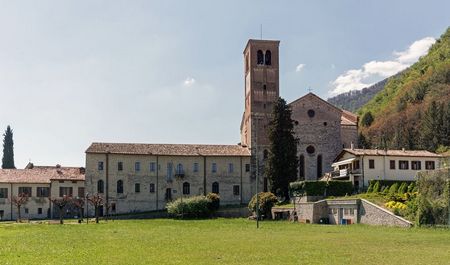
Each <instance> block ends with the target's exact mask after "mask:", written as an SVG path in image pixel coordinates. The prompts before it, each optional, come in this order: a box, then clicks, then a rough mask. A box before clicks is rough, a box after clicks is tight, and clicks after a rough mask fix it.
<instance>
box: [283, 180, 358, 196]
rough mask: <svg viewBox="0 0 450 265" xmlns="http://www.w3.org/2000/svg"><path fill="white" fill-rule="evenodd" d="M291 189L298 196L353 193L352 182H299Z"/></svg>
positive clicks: (291, 185) (293, 184)
mask: <svg viewBox="0 0 450 265" xmlns="http://www.w3.org/2000/svg"><path fill="white" fill-rule="evenodd" d="M289 187H290V190H291V193H292V194H294V195H297V196H298V195H300V196H324V195H326V196H344V195H346V194H352V192H353V184H352V183H351V181H328V182H327V181H297V182H292V183H291V184H290V185H289Z"/></svg>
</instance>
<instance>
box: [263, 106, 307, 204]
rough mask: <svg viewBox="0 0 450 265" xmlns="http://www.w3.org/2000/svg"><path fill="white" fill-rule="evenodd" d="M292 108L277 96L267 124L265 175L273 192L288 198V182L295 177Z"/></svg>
mask: <svg viewBox="0 0 450 265" xmlns="http://www.w3.org/2000/svg"><path fill="white" fill-rule="evenodd" d="M291 115H292V110H291V108H290V107H289V106H288V105H287V104H286V101H285V100H284V99H282V98H279V99H278V101H277V104H276V105H275V107H274V111H273V120H272V121H271V122H270V125H269V141H270V152H269V160H268V168H267V176H268V178H269V181H270V187H271V190H272V192H273V193H274V194H276V195H278V196H281V197H284V199H285V200H289V183H290V182H293V181H295V180H296V178H297V173H298V163H299V159H298V157H297V144H298V139H297V138H296V137H295V134H294V120H292V118H291Z"/></svg>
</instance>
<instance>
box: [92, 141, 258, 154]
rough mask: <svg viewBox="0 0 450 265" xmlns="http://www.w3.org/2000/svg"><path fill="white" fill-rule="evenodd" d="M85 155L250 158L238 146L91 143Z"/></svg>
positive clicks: (246, 151) (247, 151)
mask: <svg viewBox="0 0 450 265" xmlns="http://www.w3.org/2000/svg"><path fill="white" fill-rule="evenodd" d="M86 153H94V154H95V153H101V154H104V153H112V154H133V155H167V156H169V155H170V156H199V155H200V156H250V151H249V149H248V148H246V147H242V146H240V145H201V144H135V143H92V144H91V146H89V148H88V149H87V150H86Z"/></svg>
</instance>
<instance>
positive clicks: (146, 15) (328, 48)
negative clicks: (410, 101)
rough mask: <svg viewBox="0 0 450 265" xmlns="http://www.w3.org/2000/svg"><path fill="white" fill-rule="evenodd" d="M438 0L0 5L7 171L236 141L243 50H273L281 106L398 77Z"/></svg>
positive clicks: (443, 18) (443, 23) (425, 34)
mask: <svg viewBox="0 0 450 265" xmlns="http://www.w3.org/2000/svg"><path fill="white" fill-rule="evenodd" d="M448 10H450V2H449V1H387V0H386V1H358V0H354V1H347V0H344V1H308V2H307V1H282V2H281V1H261V0H255V1H220V2H219V1H208V0H205V1H181V0H180V1H167V0H165V1H158V2H156V1H110V0H109V1H95V0H86V1H82V0H79V1H59V0H54V1H45V0H41V1H32V0H30V1H6V0H5V1H3V0H0V38H1V41H0V100H1V103H0V129H1V130H4V129H5V128H6V126H7V125H8V124H10V125H11V126H12V128H13V130H14V140H15V158H16V165H17V167H23V166H25V165H26V163H28V161H29V160H30V159H31V161H32V162H34V163H35V164H40V165H44V164H45V165H54V164H56V163H61V164H62V165H74V166H82V165H84V151H85V150H86V148H87V147H88V146H89V144H90V143H91V142H93V141H106V142H146V143H220V144H234V143H237V142H239V125H240V119H241V115H242V111H243V104H244V102H243V101H244V100H243V93H244V87H243V63H242V51H243V48H244V46H245V44H246V41H247V40H248V39H249V38H259V37H260V24H262V25H263V38H267V39H278V40H281V45H280V65H281V66H280V67H281V68H280V88H281V96H282V97H284V98H286V99H287V100H288V101H292V100H294V99H296V98H298V97H300V96H302V95H304V94H305V93H306V92H307V89H308V88H311V89H313V91H314V92H315V93H316V94H318V95H320V96H322V97H324V98H327V97H329V96H331V95H334V94H337V93H340V92H344V91H349V90H351V89H361V88H362V87H365V86H367V85H369V84H372V83H374V82H376V81H379V80H381V79H383V78H384V77H387V76H389V75H391V74H394V73H395V72H397V71H399V70H402V69H404V68H405V67H407V66H408V65H410V64H411V63H413V62H414V61H415V60H417V58H418V57H419V56H420V55H422V54H424V53H426V50H427V48H428V47H429V46H430V45H431V44H432V43H433V42H434V39H435V38H438V37H439V36H440V35H441V34H442V33H443V32H444V30H445V29H446V28H447V27H448V26H450V19H449V15H448Z"/></svg>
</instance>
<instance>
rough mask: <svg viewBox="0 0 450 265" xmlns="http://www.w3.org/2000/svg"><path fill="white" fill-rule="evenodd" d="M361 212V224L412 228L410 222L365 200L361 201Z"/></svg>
mask: <svg viewBox="0 0 450 265" xmlns="http://www.w3.org/2000/svg"><path fill="white" fill-rule="evenodd" d="M359 212H360V215H359V223H361V224H369V225H386V226H401V227H411V226H412V223H411V222H410V221H408V220H406V219H404V218H402V217H400V216H397V215H395V214H393V213H391V212H389V211H388V210H385V209H383V208H381V207H380V206H378V205H375V204H373V203H371V202H369V201H367V200H364V199H362V200H361V203H360V208H359Z"/></svg>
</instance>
